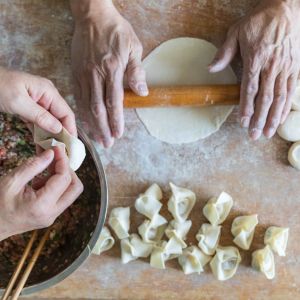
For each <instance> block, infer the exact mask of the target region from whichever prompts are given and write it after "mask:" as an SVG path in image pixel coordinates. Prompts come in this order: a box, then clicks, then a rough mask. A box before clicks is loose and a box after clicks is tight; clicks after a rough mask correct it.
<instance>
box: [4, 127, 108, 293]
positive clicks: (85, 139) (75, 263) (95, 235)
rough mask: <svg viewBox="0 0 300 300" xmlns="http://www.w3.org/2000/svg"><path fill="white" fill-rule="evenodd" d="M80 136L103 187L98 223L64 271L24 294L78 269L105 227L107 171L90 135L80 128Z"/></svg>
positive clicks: (44, 286) (43, 286)
mask: <svg viewBox="0 0 300 300" xmlns="http://www.w3.org/2000/svg"><path fill="white" fill-rule="evenodd" d="M79 136H80V138H81V140H82V141H83V142H84V144H85V145H86V148H87V151H88V152H89V153H90V154H91V157H92V159H93V161H94V164H95V167H96V169H97V173H98V178H99V182H100V189H101V195H100V210H99V212H98V221H97V225H96V227H95V229H94V231H93V232H92V235H91V238H90V240H89V242H88V244H87V245H86V247H85V248H84V250H83V251H82V252H81V254H80V255H79V256H78V257H77V258H76V259H75V260H74V261H73V262H72V263H71V264H69V265H68V266H67V267H66V268H65V269H64V270H63V271H61V272H60V273H58V274H57V275H55V276H53V277H51V278H49V279H47V280H44V281H42V282H39V283H36V284H33V285H30V286H27V287H25V288H24V289H23V291H22V295H28V294H31V293H35V292H38V291H41V290H43V289H47V288H49V287H51V286H53V285H55V284H57V283H59V282H60V281H62V280H63V279H65V278H66V277H68V276H69V275H70V274H71V273H73V272H74V271H75V270H76V269H78V268H79V266H80V265H81V264H82V263H83V262H84V261H85V260H86V259H87V258H88V257H89V256H90V254H91V251H92V249H93V248H94V246H95V244H96V242H97V239H98V237H99V234H100V232H101V230H102V228H103V225H104V222H105V217H106V211H107V202H108V189H107V182H106V176H105V172H104V169H103V166H102V163H101V160H100V158H99V156H98V154H97V152H96V149H95V147H94V145H93V144H92V143H91V141H90V139H89V138H88V136H87V135H86V134H85V133H84V132H83V131H82V130H80V129H79ZM3 292H4V290H3V289H0V295H2V293H3Z"/></svg>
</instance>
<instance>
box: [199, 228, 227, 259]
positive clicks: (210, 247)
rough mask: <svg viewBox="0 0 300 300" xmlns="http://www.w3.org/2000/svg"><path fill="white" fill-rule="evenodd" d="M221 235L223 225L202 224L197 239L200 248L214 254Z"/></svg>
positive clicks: (208, 253) (206, 252)
mask: <svg viewBox="0 0 300 300" xmlns="http://www.w3.org/2000/svg"><path fill="white" fill-rule="evenodd" d="M220 236H221V226H216V225H211V224H208V223H204V224H202V225H201V227H200V229H199V231H198V233H197V234H196V239H197V241H198V242H199V243H198V246H199V248H200V249H201V250H202V251H203V252H204V253H205V254H207V255H214V254H215V252H216V249H217V247H218V244H219V241H220Z"/></svg>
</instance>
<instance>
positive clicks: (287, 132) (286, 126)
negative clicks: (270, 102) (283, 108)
mask: <svg viewBox="0 0 300 300" xmlns="http://www.w3.org/2000/svg"><path fill="white" fill-rule="evenodd" d="M277 133H278V134H279V136H280V137H281V138H283V139H284V140H286V141H289V142H297V141H300V111H291V112H290V113H289V115H288V116H287V118H286V120H285V122H284V123H283V124H282V125H280V126H279V128H278V130H277Z"/></svg>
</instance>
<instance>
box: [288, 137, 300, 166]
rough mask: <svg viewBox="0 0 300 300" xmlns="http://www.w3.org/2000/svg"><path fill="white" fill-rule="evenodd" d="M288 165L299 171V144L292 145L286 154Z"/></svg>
mask: <svg viewBox="0 0 300 300" xmlns="http://www.w3.org/2000/svg"><path fill="white" fill-rule="evenodd" d="M288 160H289V163H290V164H291V165H292V166H293V167H294V168H295V169H297V170H299V171H300V142H297V143H294V144H293V145H292V146H291V148H290V150H289V154H288Z"/></svg>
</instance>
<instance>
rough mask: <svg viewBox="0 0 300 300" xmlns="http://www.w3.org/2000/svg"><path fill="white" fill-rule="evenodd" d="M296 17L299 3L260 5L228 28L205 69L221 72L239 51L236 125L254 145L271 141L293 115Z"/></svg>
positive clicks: (299, 50) (298, 47)
mask: <svg viewBox="0 0 300 300" xmlns="http://www.w3.org/2000/svg"><path fill="white" fill-rule="evenodd" d="M299 16H300V2H299V1H293V0H290V1H282V0H263V1H261V2H260V3H259V5H258V6H257V7H256V8H254V10H253V11H252V12H251V13H250V14H248V15H247V16H245V17H244V18H243V19H241V20H240V21H239V22H238V23H236V24H235V25H233V26H232V27H231V28H230V30H229V32H228V36H227V39H226V41H225V43H224V44H223V46H222V47H221V49H220V50H219V52H218V53H217V55H216V57H215V60H214V61H213V62H212V64H211V65H210V67H209V68H210V71H211V72H219V71H221V70H223V69H224V68H225V67H226V66H227V65H228V64H229V63H230V62H231V60H232V59H233V58H234V56H235V55H236V53H237V51H238V49H239V50H240V52H241V56H242V60H243V68H244V70H243V78H242V85H241V98H240V122H241V125H242V126H243V127H246V128H249V135H250V137H251V138H252V139H253V140H257V139H259V137H260V136H261V135H262V134H264V135H265V136H266V137H268V138H271V137H272V136H273V135H274V134H275V132H276V130H277V128H278V126H279V125H280V124H281V123H283V122H284V121H285V119H286V117H287V115H288V113H289V112H290V110H291V101H292V99H291V97H292V95H293V93H294V90H295V87H296V83H297V78H298V75H299V69H300V23H299Z"/></svg>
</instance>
